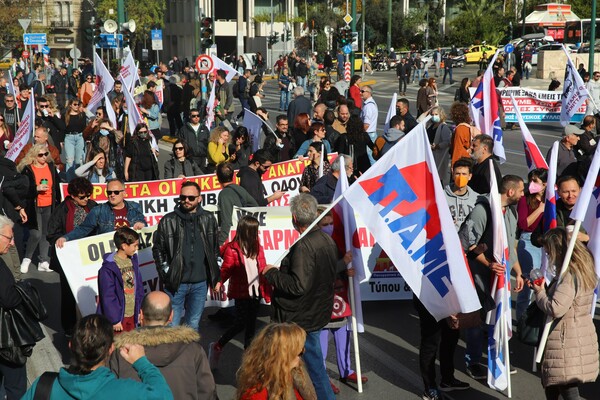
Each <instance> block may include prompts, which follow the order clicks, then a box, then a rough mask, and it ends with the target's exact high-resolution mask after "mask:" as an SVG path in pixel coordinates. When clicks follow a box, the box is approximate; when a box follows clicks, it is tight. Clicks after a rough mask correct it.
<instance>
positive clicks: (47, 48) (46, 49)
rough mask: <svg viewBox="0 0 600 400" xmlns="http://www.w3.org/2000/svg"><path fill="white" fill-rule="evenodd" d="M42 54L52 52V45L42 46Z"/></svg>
mask: <svg viewBox="0 0 600 400" xmlns="http://www.w3.org/2000/svg"><path fill="white" fill-rule="evenodd" d="M42 54H43V55H45V56H46V55H48V54H50V47H48V46H44V47H42Z"/></svg>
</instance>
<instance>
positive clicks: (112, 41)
mask: <svg viewBox="0 0 600 400" xmlns="http://www.w3.org/2000/svg"><path fill="white" fill-rule="evenodd" d="M98 37H99V38H100V41H99V42H98V43H96V48H97V49H116V48H117V40H119V47H123V35H122V34H120V33H119V34H118V35H116V36H115V34H114V33H101V34H100V35H99V36H98Z"/></svg>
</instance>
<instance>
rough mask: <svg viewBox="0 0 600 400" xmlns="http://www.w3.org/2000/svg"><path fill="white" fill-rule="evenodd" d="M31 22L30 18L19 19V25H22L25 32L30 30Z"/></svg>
mask: <svg viewBox="0 0 600 400" xmlns="http://www.w3.org/2000/svg"><path fill="white" fill-rule="evenodd" d="M30 22H31V20H30V19H29V18H19V24H21V28H23V30H24V31H26V30H27V28H29V23H30Z"/></svg>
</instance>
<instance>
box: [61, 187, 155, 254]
mask: <svg viewBox="0 0 600 400" xmlns="http://www.w3.org/2000/svg"><path fill="white" fill-rule="evenodd" d="M106 197H108V202H106V203H102V204H100V205H99V206H98V207H94V208H93V209H92V210H90V212H89V214H88V215H87V216H86V217H85V220H84V221H83V222H82V223H81V224H79V225H78V226H77V227H75V228H74V229H73V230H72V231H71V232H67V233H66V234H65V235H63V236H62V237H60V238H59V239H58V240H57V241H56V246H57V247H58V248H62V247H63V246H64V244H65V242H66V241H68V240H76V239H81V238H84V237H88V236H91V234H92V233H93V234H95V235H99V234H101V233H107V232H113V231H115V230H116V229H119V228H121V227H123V226H128V227H131V228H133V229H134V230H136V231H139V230H140V229H142V228H143V227H144V226H146V221H145V218H144V214H142V209H141V207H140V205H139V204H138V203H136V202H132V201H127V200H125V199H124V197H125V182H123V181H121V180H119V179H113V180H111V181H109V182H108V183H107V184H106Z"/></svg>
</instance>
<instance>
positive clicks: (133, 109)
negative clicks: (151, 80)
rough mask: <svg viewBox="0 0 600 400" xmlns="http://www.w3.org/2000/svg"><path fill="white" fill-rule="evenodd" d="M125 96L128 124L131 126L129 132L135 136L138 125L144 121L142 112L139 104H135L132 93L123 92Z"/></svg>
mask: <svg viewBox="0 0 600 400" xmlns="http://www.w3.org/2000/svg"><path fill="white" fill-rule="evenodd" d="M123 94H124V96H125V104H127V122H128V125H129V132H130V133H131V134H132V135H133V132H134V131H135V127H136V126H137V124H139V123H140V122H143V121H144V119H143V117H142V113H140V110H139V109H138V107H137V104H135V100H134V99H133V96H132V95H131V93H129V90H123Z"/></svg>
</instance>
